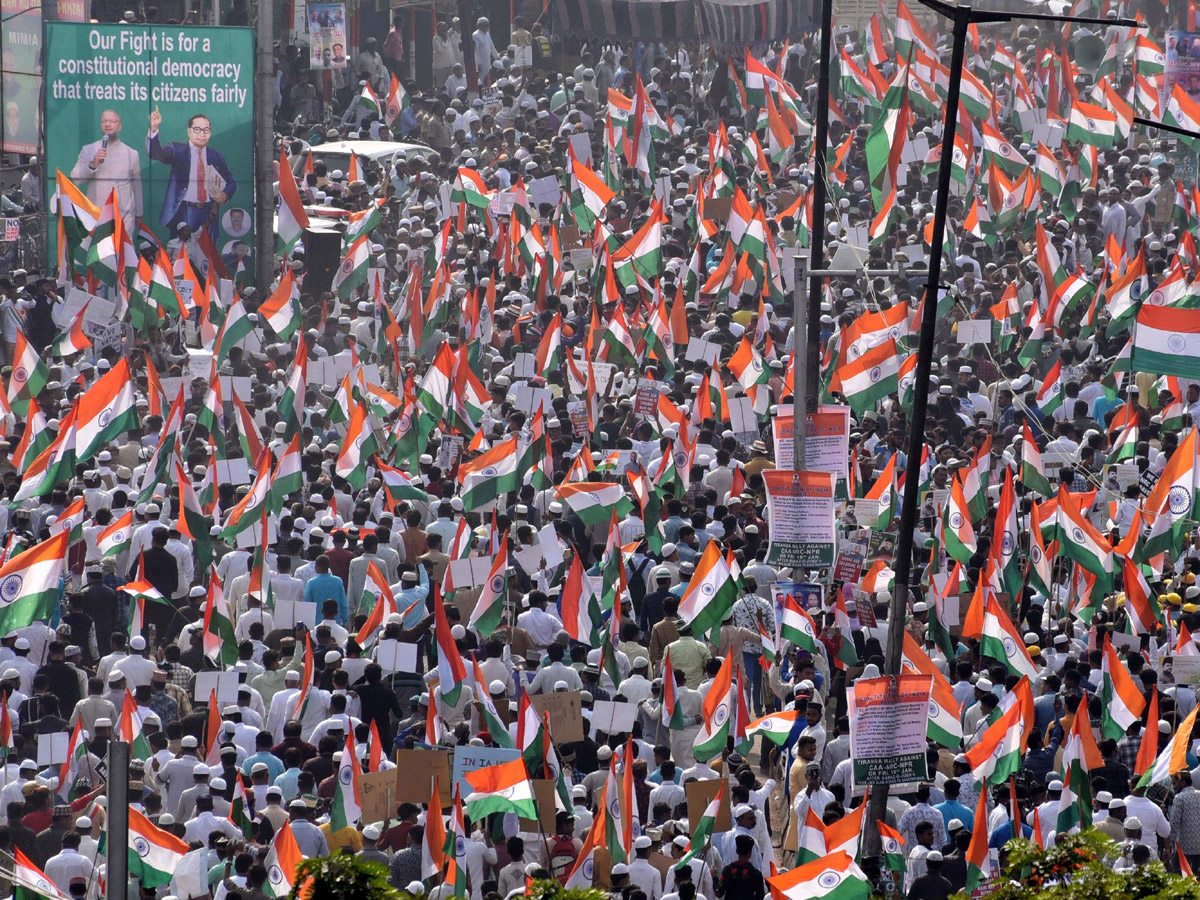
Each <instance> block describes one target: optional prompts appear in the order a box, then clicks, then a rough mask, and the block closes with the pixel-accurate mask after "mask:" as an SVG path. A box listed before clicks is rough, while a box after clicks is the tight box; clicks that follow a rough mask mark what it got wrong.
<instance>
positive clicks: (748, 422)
mask: <svg viewBox="0 0 1200 900" xmlns="http://www.w3.org/2000/svg"><path fill="white" fill-rule="evenodd" d="M729 424H730V427H731V428H732V429H733V433H734V434H753V435H754V438H753V439H752V441H751V443H753V441H755V440H758V416H756V415H755V414H754V401H753V400H751V399H750V398H749V397H747V396H746V395H745V394H743V395H742V396H740V397H730V398H729ZM718 499H719V498H718Z"/></svg>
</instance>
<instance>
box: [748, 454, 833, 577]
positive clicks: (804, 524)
mask: <svg viewBox="0 0 1200 900" xmlns="http://www.w3.org/2000/svg"><path fill="white" fill-rule="evenodd" d="M762 475H763V483H764V484H765V485H766V489H767V516H768V523H767V525H768V529H769V532H768V533H769V534H770V540H769V542H768V544H767V563H768V565H779V566H795V567H800V568H805V569H813V568H820V567H823V566H831V565H833V547H834V540H835V531H834V506H835V505H836V501H835V500H834V480H835V479H834V474H833V473H832V472H808V471H795V470H789V469H767V470H765V471H764V472H763V473H762Z"/></svg>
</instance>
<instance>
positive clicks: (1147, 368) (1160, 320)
mask: <svg viewBox="0 0 1200 900" xmlns="http://www.w3.org/2000/svg"><path fill="white" fill-rule="evenodd" d="M1129 366H1130V368H1131V369H1132V370H1133V371H1135V372H1151V373H1153V374H1155V375H1178V376H1180V377H1181V378H1200V309H1177V308H1175V307H1170V306H1148V305H1143V306H1142V308H1141V309H1140V310H1139V311H1138V314H1137V324H1136V326H1135V327H1134V329H1133V340H1132V347H1131V351H1130V358H1129Z"/></svg>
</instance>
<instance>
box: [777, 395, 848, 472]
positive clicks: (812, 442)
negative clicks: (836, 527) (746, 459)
mask: <svg viewBox="0 0 1200 900" xmlns="http://www.w3.org/2000/svg"><path fill="white" fill-rule="evenodd" d="M805 420H806V422H807V425H808V429H807V433H806V436H805V440H804V467H805V468H806V469H814V470H818V471H825V472H833V473H834V474H835V475H836V476H837V479H838V482H839V483H840V484H841V485H843V486H844V485H845V482H846V478H847V476H848V474H849V471H850V470H849V459H850V407H848V406H841V405H838V404H822V406H821V407H820V408H819V409H818V410H817V411H816V412H815V413H809V414H808V415H806V416H805ZM772 425H773V434H774V438H775V465H776V466H777V467H778V468H780V469H790V468H793V467H794V466H795V460H794V458H793V456H792V454H793V452H794V450H793V445H794V441H795V426H794V419H793V416H792V415H791V414H790V413H781V414H780V415H778V416H776V417H775V419H774V421H773V422H772Z"/></svg>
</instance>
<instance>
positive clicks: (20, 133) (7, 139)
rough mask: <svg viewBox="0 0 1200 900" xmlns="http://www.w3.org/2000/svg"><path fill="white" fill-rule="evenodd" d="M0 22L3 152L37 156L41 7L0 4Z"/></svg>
mask: <svg viewBox="0 0 1200 900" xmlns="http://www.w3.org/2000/svg"><path fill="white" fill-rule="evenodd" d="M0 22H3V23H4V27H3V28H0V34H3V41H2V45H3V52H4V66H3V69H4V88H3V90H2V91H0V100H3V102H4V150H5V151H6V152H8V153H37V152H38V126H39V125H40V124H41V123H40V121H39V113H40V106H39V95H40V93H41V89H42V66H41V55H42V5H41V3H40V2H39V0H0ZM48 171H51V172H52V171H53V170H52V169H51V170H48ZM52 180H53V179H52ZM5 240H15V238H5Z"/></svg>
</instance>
